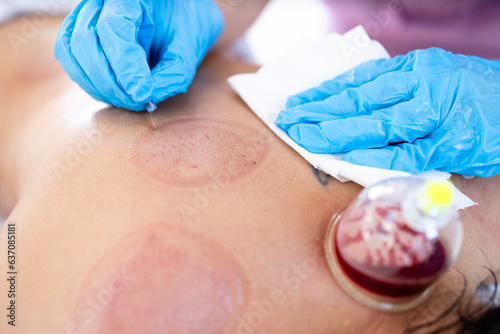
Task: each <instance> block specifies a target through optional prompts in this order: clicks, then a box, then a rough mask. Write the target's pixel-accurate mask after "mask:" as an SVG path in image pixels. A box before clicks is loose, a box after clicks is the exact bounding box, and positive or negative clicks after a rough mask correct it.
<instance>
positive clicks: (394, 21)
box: [323, 0, 500, 59]
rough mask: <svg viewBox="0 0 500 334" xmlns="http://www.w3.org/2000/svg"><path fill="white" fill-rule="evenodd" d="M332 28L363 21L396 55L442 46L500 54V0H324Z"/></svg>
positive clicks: (479, 53)
mask: <svg viewBox="0 0 500 334" xmlns="http://www.w3.org/2000/svg"><path fill="white" fill-rule="evenodd" d="M323 1H325V2H327V3H328V5H329V7H330V8H331V15H332V22H334V23H333V24H332V32H339V33H344V32H346V31H348V30H349V29H351V28H353V27H355V26H357V25H363V26H364V27H365V29H366V30H367V32H368V33H369V35H370V36H371V37H372V38H373V39H377V40H378V41H380V42H381V43H382V44H383V45H384V46H385V47H386V49H387V51H389V53H390V54H391V55H392V56H395V55H397V54H406V53H408V52H409V51H411V50H415V49H425V48H429V47H433V46H436V47H440V48H443V49H445V50H448V51H452V52H454V53H461V54H466V55H476V56H480V57H483V58H487V59H500V19H499V18H500V0H473V1H472V0H471V1H469V0H372V1H367V0H351V1H346V0H323Z"/></svg>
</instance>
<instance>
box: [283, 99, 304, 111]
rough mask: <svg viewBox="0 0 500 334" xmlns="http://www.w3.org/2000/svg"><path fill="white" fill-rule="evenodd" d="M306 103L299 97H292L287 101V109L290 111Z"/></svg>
mask: <svg viewBox="0 0 500 334" xmlns="http://www.w3.org/2000/svg"><path fill="white" fill-rule="evenodd" d="M303 103H304V101H303V100H302V99H301V98H300V97H298V96H290V97H289V98H288V100H287V101H286V108H287V109H290V108H293V107H296V106H300V105H301V104H303Z"/></svg>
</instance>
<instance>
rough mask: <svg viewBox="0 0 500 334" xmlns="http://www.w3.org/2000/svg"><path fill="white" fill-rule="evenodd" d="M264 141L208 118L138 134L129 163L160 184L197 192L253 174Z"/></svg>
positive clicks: (255, 133) (263, 154)
mask: <svg viewBox="0 0 500 334" xmlns="http://www.w3.org/2000/svg"><path fill="white" fill-rule="evenodd" d="M269 147H270V145H269V140H268V137H267V136H266V135H265V134H264V133H263V132H261V131H258V130H255V129H253V128H251V127H247V126H244V125H242V124H239V123H235V122H230V121H226V120H221V119H213V118H198V117H197V118H181V119H175V120H173V121H167V122H165V123H163V124H161V125H160V126H158V127H157V129H156V130H155V131H150V132H147V133H143V134H141V135H140V136H139V137H138V138H137V139H136V142H135V143H134V147H133V150H132V155H133V158H132V160H133V162H134V163H135V164H136V165H137V166H138V167H139V168H141V169H143V170H147V171H148V172H149V173H150V175H151V177H153V178H154V179H155V180H158V181H160V182H163V183H166V184H169V185H172V186H178V187H199V186H203V185H206V184H209V183H213V182H214V181H221V180H222V181H224V182H229V181H232V180H235V179H238V178H240V177H243V176H245V175H248V174H251V173H253V172H254V171H255V170H257V169H258V168H259V167H260V166H261V165H262V164H263V163H264V161H265V160H266V158H267V156H268V153H269Z"/></svg>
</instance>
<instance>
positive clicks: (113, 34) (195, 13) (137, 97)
mask: <svg viewBox="0 0 500 334" xmlns="http://www.w3.org/2000/svg"><path fill="white" fill-rule="evenodd" d="M223 29H224V19H223V16H222V13H221V11H220V9H219V7H218V6H217V4H216V3H215V2H214V1H212V0H182V1H179V0H85V1H83V2H82V3H80V4H79V5H78V6H77V7H76V8H75V9H74V10H73V12H72V13H71V14H70V15H69V16H68V17H67V18H66V20H65V21H64V22H63V24H62V27H61V29H60V31H59V36H58V37H57V42H56V45H55V50H54V54H55V56H56V58H57V59H59V61H60V62H61V65H62V67H63V68H64V70H65V71H66V72H67V73H68V74H69V76H70V77H71V79H73V80H74V81H76V82H77V83H78V84H79V85H80V86H81V87H82V88H83V89H84V90H85V91H87V93H89V94H90V95H91V96H92V97H94V98H95V99H97V100H99V101H103V102H107V103H110V104H113V105H115V106H117V107H123V108H127V109H130V110H135V111H141V110H145V109H146V106H147V103H148V102H152V103H155V104H157V103H158V102H160V101H163V100H165V99H167V98H168V97H171V96H174V95H176V94H178V93H183V92H186V90H187V89H188V87H189V85H190V84H191V82H192V80H193V77H194V75H195V72H196V68H197V67H198V65H199V63H200V62H201V60H202V59H203V57H204V56H205V54H206V53H207V51H208V49H209V48H210V47H211V46H212V44H213V43H214V42H215V40H216V39H217V38H218V36H219V35H220V34H221V32H222V30H223Z"/></svg>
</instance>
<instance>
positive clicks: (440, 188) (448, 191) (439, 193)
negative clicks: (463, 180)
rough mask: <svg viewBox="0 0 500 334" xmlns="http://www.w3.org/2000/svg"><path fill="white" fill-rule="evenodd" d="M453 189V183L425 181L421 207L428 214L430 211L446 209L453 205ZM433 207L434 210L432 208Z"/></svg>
mask: <svg viewBox="0 0 500 334" xmlns="http://www.w3.org/2000/svg"><path fill="white" fill-rule="evenodd" d="M454 194H455V191H454V188H453V184H452V183H451V182H450V181H448V180H446V181H436V180H433V181H427V182H426V183H425V185H424V191H423V194H422V195H423V198H422V200H423V201H422V202H423V203H422V202H421V204H423V206H421V209H422V210H423V211H424V212H425V213H428V214H431V213H432V212H431V211H434V210H435V209H437V210H442V209H447V208H449V207H450V206H452V205H453V203H454V201H455V196H454ZM433 209H434V210H433Z"/></svg>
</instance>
